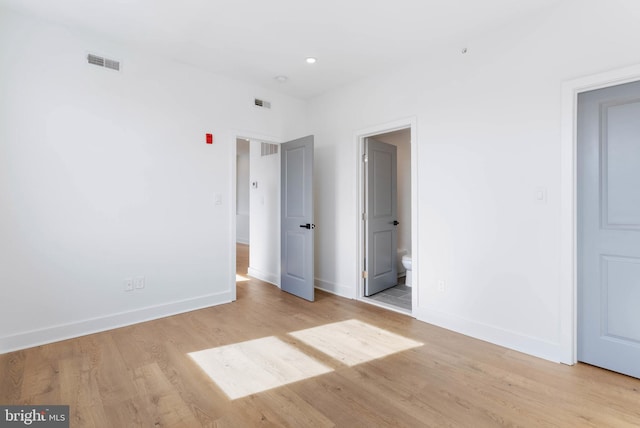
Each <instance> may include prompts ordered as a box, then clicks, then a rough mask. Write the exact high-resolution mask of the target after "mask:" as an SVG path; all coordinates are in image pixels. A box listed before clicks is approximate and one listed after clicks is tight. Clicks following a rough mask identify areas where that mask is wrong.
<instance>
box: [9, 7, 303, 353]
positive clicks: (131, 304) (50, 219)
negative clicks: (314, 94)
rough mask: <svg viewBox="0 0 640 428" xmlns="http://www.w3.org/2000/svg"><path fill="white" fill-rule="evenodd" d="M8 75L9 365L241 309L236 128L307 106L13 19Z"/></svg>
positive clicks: (285, 133) (296, 116)
mask: <svg viewBox="0 0 640 428" xmlns="http://www.w3.org/2000/svg"><path fill="white" fill-rule="evenodd" d="M88 51H92V52H96V53H99V54H104V55H108V56H110V57H113V58H116V59H119V60H121V61H122V72H120V73H116V72H113V71H110V70H106V69H100V68H97V67H94V66H90V65H88V64H87V63H86V59H85V57H86V53H87V52H88ZM0 69H1V70H2V78H1V79H0V237H1V238H0V284H1V285H2V298H1V299H0V353H2V352H6V351H9V350H12V349H17V348H24V347H28V346H32V345H35V344H39V343H44V342H50V341H55V340H58V339H61V338H65V337H71V336H77V335H81V334H85V333H88V332H91V331H97V330H101V329H106V328H111V327H114V326H118V325H123V324H129V323H133V322H136V321H140V320H144V319H149V318H155V317H160V316H163V315H167V314H170V313H175V312H181V311H186V310H190V309H194V308H197V307H203V306H210V305H213V304H218V303H223V302H227V301H230V300H232V299H233V298H234V296H235V291H234V288H233V284H234V282H233V277H232V275H231V274H232V272H233V269H234V267H233V266H232V257H233V255H232V254H230V251H229V248H230V247H231V245H232V244H233V242H234V240H235V235H234V234H235V230H234V229H233V228H232V227H231V225H232V224H233V215H234V213H235V206H234V205H232V204H231V202H232V201H233V200H234V195H233V194H231V193H230V192H231V190H232V187H231V182H232V179H231V178H232V176H233V175H232V174H234V162H235V143H236V142H235V136H236V134H235V131H233V130H237V129H242V130H252V131H255V132H256V133H259V134H261V135H273V136H274V139H285V138H289V139H292V138H295V137H299V136H300V135H303V134H304V132H303V131H304V130H306V128H307V127H306V125H305V109H306V104H305V103H303V102H301V101H296V100H294V99H291V98H288V97H284V96H280V95H278V94H275V93H271V92H268V91H266V90H263V89H260V88H257V87H250V86H247V85H244V84H241V83H238V82H235V81H233V80H229V79H224V78H221V77H218V76H216V75H213V74H210V73H206V72H203V71H200V70H198V69H194V68H191V67H188V66H184V65H180V64H177V63H173V62H169V61H165V60H161V59H158V58H154V57H149V56H146V55H145V54H144V53H142V52H136V51H135V50H130V49H126V48H125V47H123V46H120V45H117V44H112V43H109V42H108V41H106V40H103V39H102V38H100V37H98V36H95V35H93V34H88V33H82V32H77V31H72V30H69V29H65V28H62V27H58V26H55V25H50V24H48V23H46V22H43V21H36V20H32V19H31V18H26V17H23V16H21V15H17V14H13V13H9V12H6V11H4V10H2V11H1V14H0ZM254 97H260V98H266V99H268V100H270V101H271V102H272V108H271V109H270V110H266V109H258V108H256V107H254V106H253V98H254ZM207 132H212V133H213V134H214V135H215V142H214V144H213V145H207V144H205V141H204V139H205V133H207ZM215 194H219V195H220V196H221V202H222V203H221V205H215V203H214V195H215ZM134 276H145V277H146V288H144V289H143V290H136V291H133V292H128V293H127V292H124V291H123V279H124V278H127V277H134Z"/></svg>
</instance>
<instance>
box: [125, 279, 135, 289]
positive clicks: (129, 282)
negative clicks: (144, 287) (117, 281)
mask: <svg viewBox="0 0 640 428" xmlns="http://www.w3.org/2000/svg"><path fill="white" fill-rule="evenodd" d="M124 291H133V279H131V278H125V279H124Z"/></svg>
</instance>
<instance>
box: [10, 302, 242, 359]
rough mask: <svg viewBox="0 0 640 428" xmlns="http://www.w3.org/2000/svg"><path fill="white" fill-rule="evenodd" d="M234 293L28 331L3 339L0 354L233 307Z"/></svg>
mask: <svg viewBox="0 0 640 428" xmlns="http://www.w3.org/2000/svg"><path fill="white" fill-rule="evenodd" d="M231 301H232V299H231V293H230V292H229V291H225V292H222V293H215V294H209V295H205V296H200V297H196V298H193V299H185V300H180V301H176V302H170V303H165V304H161V305H155V306H149V307H146V308H142V309H137V310H134V311H127V312H120V313H116V314H110V315H107V316H103V317H97V318H91V319H86V320H82V321H78V322H74V323H69V324H61V325H56V326H51V327H47V328H43V329H38V330H32V331H26V332H22V333H18V334H15V335H12V336H6V337H2V338H0V354H4V353H7V352H13V351H18V350H21V349H27V348H32V347H34V346H39V345H45V344H47V343H53V342H59V341H62V340H67V339H71V338H75V337H80V336H85V335H87V334H92V333H99V332H101V331H106V330H112V329H115V328H119V327H125V326H128V325H132V324H138V323H141V322H145V321H151V320H154V319H159V318H164V317H168V316H171V315H176V314H180V313H184V312H191V311H194V310H196V309H202V308H207V307H211V306H217V305H221V304H225V303H230V302H231Z"/></svg>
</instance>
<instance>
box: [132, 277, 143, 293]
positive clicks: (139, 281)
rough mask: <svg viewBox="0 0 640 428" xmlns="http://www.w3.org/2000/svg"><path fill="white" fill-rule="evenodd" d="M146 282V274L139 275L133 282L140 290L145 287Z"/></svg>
mask: <svg viewBox="0 0 640 428" xmlns="http://www.w3.org/2000/svg"><path fill="white" fill-rule="evenodd" d="M144 283H145V280H144V276H139V277H137V278H136V279H134V280H133V284H134V286H135V287H136V288H137V289H138V290H140V289H142V288H144V285H145V284H144Z"/></svg>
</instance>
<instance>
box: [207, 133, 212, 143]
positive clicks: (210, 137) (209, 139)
mask: <svg viewBox="0 0 640 428" xmlns="http://www.w3.org/2000/svg"><path fill="white" fill-rule="evenodd" d="M207 144H213V134H207Z"/></svg>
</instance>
